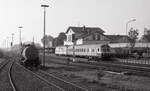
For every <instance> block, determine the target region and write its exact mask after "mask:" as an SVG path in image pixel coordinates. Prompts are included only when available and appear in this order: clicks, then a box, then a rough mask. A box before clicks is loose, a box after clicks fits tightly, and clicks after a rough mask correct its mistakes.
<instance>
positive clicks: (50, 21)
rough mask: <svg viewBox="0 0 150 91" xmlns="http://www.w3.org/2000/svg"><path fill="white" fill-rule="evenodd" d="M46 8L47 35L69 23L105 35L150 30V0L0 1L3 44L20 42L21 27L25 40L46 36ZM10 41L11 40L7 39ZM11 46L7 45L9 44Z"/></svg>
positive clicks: (56, 31) (60, 30) (57, 31)
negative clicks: (44, 34)
mask: <svg viewBox="0 0 150 91" xmlns="http://www.w3.org/2000/svg"><path fill="white" fill-rule="evenodd" d="M41 4H48V5H49V7H48V8H46V34H47V35H51V36H54V37H56V36H57V35H58V34H59V33H60V32H66V30H67V28H68V27H69V26H80V27H81V26H83V25H85V26H87V27H100V28H101V29H103V30H104V31H105V34H120V35H125V34H126V23H127V22H128V21H130V20H132V19H136V21H134V22H131V23H129V24H128V29H129V28H131V27H133V28H135V29H139V33H140V35H142V34H143V31H144V27H146V28H149V29H150V12H149V11H150V5H149V4H150V0H0V47H6V46H7V43H8V44H9V45H10V42H11V34H12V33H14V43H15V44H17V43H19V28H18V27H19V26H22V27H23V28H22V29H21V33H22V41H23V42H25V41H32V40H33V37H34V40H35V42H39V43H41V38H42V37H43V20H44V18H43V8H42V7H41ZM6 41H8V42H6ZM9 45H8V46H9Z"/></svg>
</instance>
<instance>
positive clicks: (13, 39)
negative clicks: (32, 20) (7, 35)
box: [11, 33, 14, 46]
mask: <svg viewBox="0 0 150 91" xmlns="http://www.w3.org/2000/svg"><path fill="white" fill-rule="evenodd" d="M11 35H12V42H11V46H13V41H14V38H13V36H14V33H12V34H11Z"/></svg>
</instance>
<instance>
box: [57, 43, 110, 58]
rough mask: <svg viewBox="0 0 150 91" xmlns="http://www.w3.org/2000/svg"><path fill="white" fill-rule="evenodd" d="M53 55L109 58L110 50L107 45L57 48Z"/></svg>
mask: <svg viewBox="0 0 150 91" xmlns="http://www.w3.org/2000/svg"><path fill="white" fill-rule="evenodd" d="M55 54H57V55H66V56H78V57H90V58H110V57H111V49H110V46H109V45H107V44H89V45H75V46H68V47H66V46H58V47H56V50H55Z"/></svg>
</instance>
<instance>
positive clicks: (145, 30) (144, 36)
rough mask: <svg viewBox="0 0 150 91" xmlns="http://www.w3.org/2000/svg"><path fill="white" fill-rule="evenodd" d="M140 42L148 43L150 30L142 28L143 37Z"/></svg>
mask: <svg viewBox="0 0 150 91" xmlns="http://www.w3.org/2000/svg"><path fill="white" fill-rule="evenodd" d="M141 42H150V29H147V28H144V35H143V36H142V38H141Z"/></svg>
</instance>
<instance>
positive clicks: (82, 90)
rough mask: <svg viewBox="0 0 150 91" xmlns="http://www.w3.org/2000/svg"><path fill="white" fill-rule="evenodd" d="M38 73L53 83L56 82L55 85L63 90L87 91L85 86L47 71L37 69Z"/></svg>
mask: <svg viewBox="0 0 150 91" xmlns="http://www.w3.org/2000/svg"><path fill="white" fill-rule="evenodd" d="M38 74H39V75H42V77H44V78H46V79H47V80H49V81H51V82H52V83H53V84H56V85H57V86H59V87H60V88H62V89H63V90H64V91H88V89H85V88H83V87H81V86H78V85H76V84H74V83H71V82H68V81H66V80H63V79H61V78H59V77H57V76H56V75H53V74H50V73H48V72H45V71H42V70H39V72H38Z"/></svg>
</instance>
